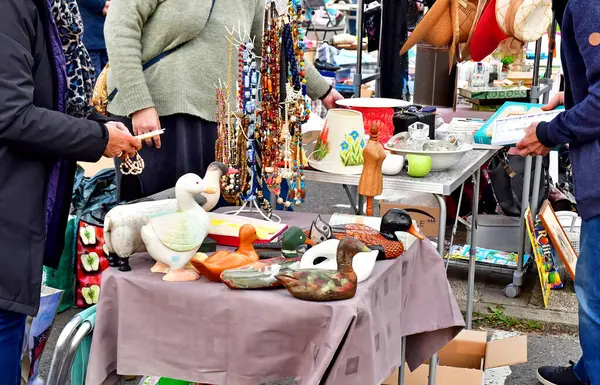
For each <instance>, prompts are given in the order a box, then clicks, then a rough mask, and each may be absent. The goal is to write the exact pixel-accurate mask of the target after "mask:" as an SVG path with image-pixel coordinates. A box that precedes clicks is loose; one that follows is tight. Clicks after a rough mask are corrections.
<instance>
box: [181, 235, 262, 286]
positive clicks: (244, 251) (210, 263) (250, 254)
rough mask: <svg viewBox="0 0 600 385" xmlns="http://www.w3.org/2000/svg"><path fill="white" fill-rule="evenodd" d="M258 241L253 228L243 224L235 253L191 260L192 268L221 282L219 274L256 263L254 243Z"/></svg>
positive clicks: (225, 252)
mask: <svg viewBox="0 0 600 385" xmlns="http://www.w3.org/2000/svg"><path fill="white" fill-rule="evenodd" d="M257 239H258V237H257V235H256V229H255V228H254V226H252V225H249V224H245V225H243V226H242V227H240V246H239V247H238V249H237V250H236V251H235V252H233V253H232V252H231V251H227V250H220V251H217V252H216V253H214V254H213V255H211V256H210V257H208V258H207V259H205V260H204V261H195V260H192V264H193V265H194V267H195V268H196V269H197V270H198V271H199V272H200V274H202V275H203V276H205V277H206V278H208V279H210V280H211V281H214V282H221V273H222V272H223V271H225V270H228V269H235V268H237V267H242V266H245V265H249V264H251V263H253V262H256V261H258V254H257V253H256V251H255V250H254V246H253V245H252V243H254V242H255V241H256V240H257Z"/></svg>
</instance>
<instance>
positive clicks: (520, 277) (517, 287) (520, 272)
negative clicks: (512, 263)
mask: <svg viewBox="0 0 600 385" xmlns="http://www.w3.org/2000/svg"><path fill="white" fill-rule="evenodd" d="M531 163H532V158H531V156H528V157H526V158H525V174H524V176H523V197H522V198H521V225H520V227H519V234H520V237H521V239H520V241H521V242H520V244H519V257H518V259H517V270H516V271H515V272H514V274H513V282H512V283H511V284H509V285H508V286H506V287H505V288H504V294H505V295H506V296H507V297H509V298H516V297H518V296H519V294H521V286H523V281H524V275H525V272H524V269H523V265H524V260H525V251H526V248H527V245H528V240H527V227H526V224H525V211H526V210H527V208H528V207H529V194H530V192H531Z"/></svg>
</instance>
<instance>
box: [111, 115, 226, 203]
mask: <svg viewBox="0 0 600 385" xmlns="http://www.w3.org/2000/svg"><path fill="white" fill-rule="evenodd" d="M113 118H115V119H117V120H119V121H121V122H123V123H125V125H126V126H127V127H128V128H129V130H130V131H131V130H132V126H131V120H130V119H126V118H121V117H113ZM160 123H161V125H162V128H164V129H165V133H164V134H163V135H161V148H160V149H157V148H155V147H147V146H146V145H145V144H144V147H143V148H142V150H141V151H140V156H141V157H142V158H143V159H144V163H145V167H144V171H143V172H142V173H141V174H140V175H135V176H134V175H123V174H121V172H120V171H119V167H120V165H121V161H120V160H118V159H116V160H115V164H116V167H117V186H118V199H119V201H120V202H123V201H126V202H128V201H132V200H135V199H139V198H144V197H147V196H149V195H153V194H156V193H159V192H161V191H164V190H167V189H169V188H172V187H174V186H175V183H177V179H179V177H181V176H182V175H185V174H187V173H194V174H198V175H200V176H204V174H205V173H206V169H207V168H208V165H209V164H211V163H212V162H213V161H214V160H215V143H216V141H217V124H216V123H213V122H208V121H206V120H204V119H201V118H198V117H194V116H191V115H184V114H177V115H171V116H163V117H161V118H160Z"/></svg>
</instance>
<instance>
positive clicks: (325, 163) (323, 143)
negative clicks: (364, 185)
mask: <svg viewBox="0 0 600 385" xmlns="http://www.w3.org/2000/svg"><path fill="white" fill-rule="evenodd" d="M363 127H364V124H363V116H362V114H361V113H360V112H358V111H354V110H348V109H342V108H336V109H332V110H329V112H328V113H327V117H326V119H325V125H324V126H323V130H322V131H321V135H320V136H319V139H317V142H316V144H315V148H314V151H313V153H312V154H310V157H309V160H308V164H309V165H310V166H311V167H312V168H314V169H317V170H320V171H324V172H329V173H333V174H344V175H352V174H361V173H362V169H363V163H364V160H363V149H364V148H365V144H366V141H365V137H364V129H363Z"/></svg>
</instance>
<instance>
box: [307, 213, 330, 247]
mask: <svg viewBox="0 0 600 385" xmlns="http://www.w3.org/2000/svg"><path fill="white" fill-rule="evenodd" d="M308 237H309V239H310V240H311V241H312V242H313V243H315V244H316V245H318V244H319V243H322V242H325V241H326V240H328V239H332V238H333V230H332V229H331V226H330V225H329V223H327V222H325V221H324V220H323V219H322V218H321V216H320V215H317V219H315V220H314V221H313V223H312V224H311V226H310V231H309V232H308Z"/></svg>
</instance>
